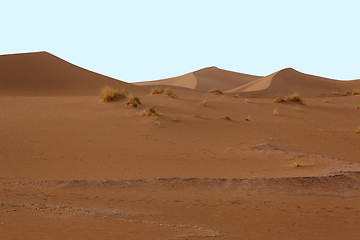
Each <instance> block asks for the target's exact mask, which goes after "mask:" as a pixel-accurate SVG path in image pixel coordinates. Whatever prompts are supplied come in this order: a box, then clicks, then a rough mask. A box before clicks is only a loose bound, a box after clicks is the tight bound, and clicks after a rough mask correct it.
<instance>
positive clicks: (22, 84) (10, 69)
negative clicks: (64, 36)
mask: <svg viewBox="0 0 360 240" xmlns="http://www.w3.org/2000/svg"><path fill="white" fill-rule="evenodd" d="M105 84H108V85H111V86H113V87H118V88H123V87H125V88H126V89H128V90H130V91H141V90H140V89H141V88H140V87H137V86H134V85H132V84H129V83H125V82H122V81H118V80H115V79H113V78H110V77H106V76H104V75H101V74H98V73H95V72H91V71H88V70H86V69H83V68H80V67H78V66H75V65H73V64H71V63H68V62H66V61H64V60H62V59H60V58H58V57H56V56H54V55H52V54H50V53H47V52H35V53H25V54H11V55H2V56H0V95H3V96H4V95H5V96H6V95H7V96H13V95H18V96H38V95H46V96H52V95H62V96H66V95H97V94H98V93H99V89H100V87H102V86H103V85H105Z"/></svg>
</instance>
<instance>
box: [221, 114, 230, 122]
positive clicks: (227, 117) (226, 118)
mask: <svg viewBox="0 0 360 240" xmlns="http://www.w3.org/2000/svg"><path fill="white" fill-rule="evenodd" d="M223 119H225V120H228V121H232V118H231V117H230V116H229V115H226V116H225V117H223Z"/></svg>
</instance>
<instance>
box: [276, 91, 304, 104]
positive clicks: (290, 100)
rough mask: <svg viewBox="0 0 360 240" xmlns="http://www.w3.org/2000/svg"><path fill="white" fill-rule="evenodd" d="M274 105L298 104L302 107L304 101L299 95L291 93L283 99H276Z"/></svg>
mask: <svg viewBox="0 0 360 240" xmlns="http://www.w3.org/2000/svg"><path fill="white" fill-rule="evenodd" d="M275 103H299V104H302V105H304V104H305V103H304V100H303V99H302V97H301V95H300V94H298V93H293V94H291V95H289V96H287V97H285V98H282V97H276V98H275Z"/></svg>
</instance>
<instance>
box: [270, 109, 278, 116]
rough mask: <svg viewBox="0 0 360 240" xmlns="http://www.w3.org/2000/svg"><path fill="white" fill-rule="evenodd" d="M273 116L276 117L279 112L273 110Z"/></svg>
mask: <svg viewBox="0 0 360 240" xmlns="http://www.w3.org/2000/svg"><path fill="white" fill-rule="evenodd" d="M272 114H273V115H274V116H278V115H279V110H278V109H277V108H274V110H273V113H272Z"/></svg>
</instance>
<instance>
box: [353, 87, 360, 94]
mask: <svg viewBox="0 0 360 240" xmlns="http://www.w3.org/2000/svg"><path fill="white" fill-rule="evenodd" d="M351 95H360V89H358V88H355V89H353V90H352V91H351Z"/></svg>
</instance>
